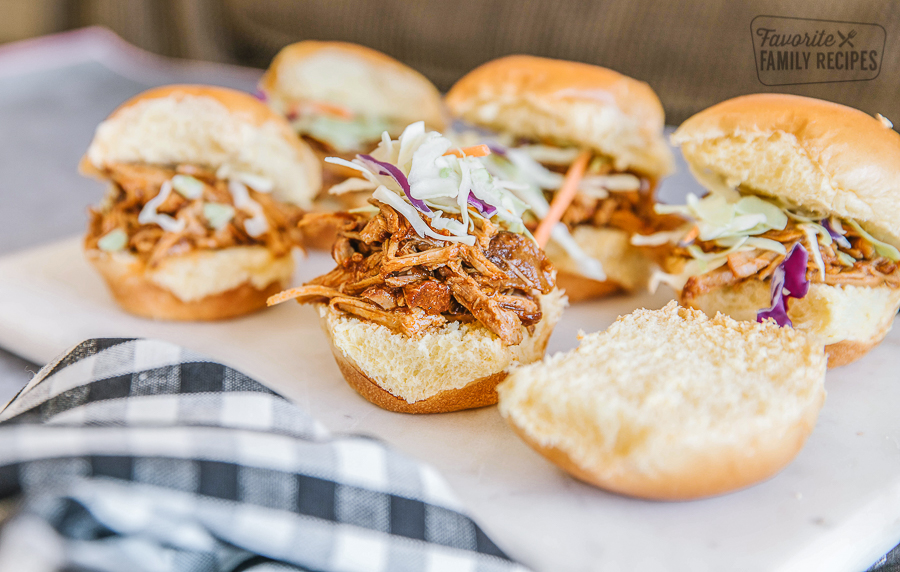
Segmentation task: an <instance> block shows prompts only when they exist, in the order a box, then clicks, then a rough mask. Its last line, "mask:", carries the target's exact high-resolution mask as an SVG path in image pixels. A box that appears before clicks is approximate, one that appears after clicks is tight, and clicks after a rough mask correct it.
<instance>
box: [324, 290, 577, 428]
mask: <svg viewBox="0 0 900 572" xmlns="http://www.w3.org/2000/svg"><path fill="white" fill-rule="evenodd" d="M565 305H566V298H565V296H564V295H563V294H562V293H561V292H560V291H559V290H554V291H553V292H551V293H550V294H547V295H544V296H542V297H541V308H542V311H543V312H544V316H543V318H542V319H541V321H540V322H538V324H537V326H536V327H535V330H534V333H533V334H528V332H527V330H524V328H523V333H524V334H525V338H524V340H523V341H522V343H520V344H519V345H517V346H504V345H503V344H502V343H501V342H500V340H499V339H498V338H497V337H496V336H494V335H493V334H492V333H490V332H489V331H488V330H487V329H486V328H484V326H482V325H480V324H478V323H477V322H474V323H468V324H462V325H460V324H457V323H453V324H448V325H446V326H444V327H443V328H442V329H441V330H439V331H438V332H436V333H429V334H425V335H424V336H422V337H420V338H416V339H410V338H408V337H406V336H403V335H401V334H395V333H393V332H392V331H391V330H389V329H388V328H386V327H384V326H381V325H378V324H374V323H372V322H368V321H363V320H360V319H358V318H356V317H353V316H348V315H345V314H342V313H339V312H337V311H335V310H333V309H331V308H329V307H328V306H326V305H324V304H322V305H320V306H319V315H320V317H321V319H322V327H323V329H324V330H325V331H326V333H327V334H328V336H329V337H330V339H331V343H332V351H333V353H334V356H335V359H336V360H337V363H338V367H340V369H341V373H342V374H343V375H344V378H345V379H346V380H347V382H348V383H349V384H350V386H351V387H353V388H354V389H355V390H356V391H357V392H359V394H360V395H362V396H363V397H364V398H365V399H367V400H369V401H371V402H372V403H374V404H375V405H378V406H379V407H382V408H384V409H387V410H390V411H397V412H402V413H442V412H447V411H458V410H460V409H470V408H473V407H483V406H485V405H493V404H494V403H496V402H497V393H496V391H495V390H494V387H495V386H496V385H497V383H499V382H500V381H501V380H502V379H503V378H504V377H506V370H507V369H508V368H509V366H510V365H512V364H514V363H530V362H533V361H535V360H538V359H540V358H541V357H542V356H543V355H544V350H545V349H546V347H547V340H548V339H549V338H550V334H551V333H552V332H553V327H554V326H555V325H556V322H557V321H558V320H559V316H560V314H561V313H562V310H563V308H564V307H565Z"/></svg>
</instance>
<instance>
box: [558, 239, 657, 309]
mask: <svg viewBox="0 0 900 572" xmlns="http://www.w3.org/2000/svg"><path fill="white" fill-rule="evenodd" d="M572 238H574V239H575V242H576V243H578V246H580V247H581V249H582V251H584V253H585V254H587V255H588V256H591V257H593V258H595V259H597V260H599V261H600V264H601V265H603V271H604V272H605V273H606V276H607V280H605V281H602V282H601V281H597V280H593V279H591V278H587V277H585V276H584V275H582V274H581V273H579V271H578V264H577V263H576V262H575V261H574V260H572V259H571V258H570V257H569V255H568V254H566V252H565V251H564V250H563V249H562V248H561V247H560V246H558V245H557V244H556V243H555V242H553V241H550V242H549V243H548V244H547V247H546V249H545V250H546V252H547V257H548V258H549V259H550V261H551V262H552V263H553V265H554V266H555V267H556V268H557V270H558V271H559V273H558V275H557V284H558V285H559V287H560V288H562V289H564V290H565V291H566V295H567V296H568V297H569V301H570V302H580V301H582V300H587V299H592V298H601V297H603V296H608V295H610V294H614V293H616V292H619V291H625V292H636V291H638V290H642V289H644V288H646V286H647V282H648V280H649V279H650V275H651V273H652V262H651V260H650V259H649V258H648V257H647V256H645V255H644V253H643V251H642V250H641V249H640V248H637V247H636V246H632V245H631V242H630V235H629V234H628V233H627V232H625V231H623V230H619V229H615V228H597V227H594V226H589V225H580V226H577V227H575V229H574V230H573V231H572Z"/></svg>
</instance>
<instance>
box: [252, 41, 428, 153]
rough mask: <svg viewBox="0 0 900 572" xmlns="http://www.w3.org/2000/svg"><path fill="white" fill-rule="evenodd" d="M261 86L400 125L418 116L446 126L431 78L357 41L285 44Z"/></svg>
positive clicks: (289, 98)
mask: <svg viewBox="0 0 900 572" xmlns="http://www.w3.org/2000/svg"><path fill="white" fill-rule="evenodd" d="M259 87H260V89H262V90H263V91H264V92H265V93H266V96H267V97H269V98H270V99H271V100H274V102H282V103H289V102H296V101H304V100H305V101H322V102H328V103H334V104H337V105H340V106H342V107H345V108H347V109H349V110H350V111H352V112H354V113H355V114H358V115H362V116H367V117H373V118H383V119H387V120H388V121H389V122H390V123H392V124H395V125H397V126H399V127H400V128H401V129H402V128H403V127H405V126H406V125H408V124H410V123H414V122H416V121H424V122H425V124H426V125H427V126H428V127H429V128H431V129H437V130H442V129H443V128H444V116H443V105H442V103H441V94H440V92H439V91H438V89H437V88H436V87H435V86H434V84H432V83H431V82H430V81H429V80H428V78H426V77H425V76H423V75H422V74H420V73H419V72H417V71H416V70H414V69H412V68H410V67H409V66H406V65H404V64H402V63H400V62H398V61H397V60H395V59H394V58H392V57H390V56H388V55H386V54H383V53H381V52H379V51H377V50H373V49H371V48H367V47H365V46H360V45H357V44H351V43H346V42H318V41H313V40H307V41H304V42H297V43H296V44H291V45H289V46H286V47H285V48H283V49H282V50H281V51H280V52H278V55H276V56H275V59H274V60H272V64H271V65H270V66H269V69H268V70H267V71H266V73H265V75H264V76H263V77H262V79H261V80H260V83H259ZM392 135H394V136H395V137H396V136H397V135H399V132H398V133H392Z"/></svg>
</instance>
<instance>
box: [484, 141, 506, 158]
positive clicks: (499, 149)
mask: <svg viewBox="0 0 900 572" xmlns="http://www.w3.org/2000/svg"><path fill="white" fill-rule="evenodd" d="M486 145H487V146H488V149H490V150H491V153H494V154H495V155H500V156H501V157H506V151H507V149H506V147H504V146H502V145H499V144H497V143H487V144H486Z"/></svg>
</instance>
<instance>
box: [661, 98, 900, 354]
mask: <svg viewBox="0 0 900 572" xmlns="http://www.w3.org/2000/svg"><path fill="white" fill-rule="evenodd" d="M672 139H673V141H674V142H675V143H677V144H679V145H681V149H682V152H683V153H684V156H685V159H687V161H688V164H689V165H690V167H691V171H692V172H693V173H694V175H695V176H696V177H697V179H698V180H699V181H700V182H701V183H702V184H703V185H704V186H705V187H707V189H709V191H710V192H709V194H708V195H706V196H705V197H703V198H698V197H697V196H695V195H689V196H688V200H687V205H684V206H669V205H658V207H657V210H658V211H659V212H665V213H671V212H677V213H679V214H682V215H684V216H687V217H690V218H692V219H693V220H694V221H695V224H694V225H693V226H692V228H691V229H690V230H689V231H688V232H687V233H686V234H683V235H680V236H674V235H673V236H672V237H671V239H672V240H674V241H676V242H677V243H678V247H677V248H676V249H675V250H674V251H673V253H672V255H671V257H670V258H669V259H668V261H667V264H666V270H667V274H661V275H660V276H659V279H660V280H662V281H665V282H668V283H669V284H671V285H672V286H673V287H674V288H675V289H676V290H677V291H678V292H679V293H680V296H681V301H682V303H683V304H685V305H689V306H692V307H695V308H699V309H702V310H703V311H705V312H706V313H707V314H710V315H712V314H714V313H715V312H717V311H721V312H724V313H727V314H729V315H731V316H732V317H734V318H737V319H741V320H760V321H761V320H764V319H769V318H772V319H774V320H776V321H777V322H778V323H779V324H780V325H782V326H786V325H792V326H793V327H794V328H796V329H798V330H802V331H804V332H806V333H807V334H809V335H811V336H813V337H814V338H815V339H817V340H819V341H821V342H822V343H823V344H825V346H826V347H825V349H826V351H827V353H828V356H829V360H828V365H829V366H830V367H835V366H840V365H844V364H847V363H850V362H852V361H854V360H856V359H858V358H859V357H861V356H862V355H864V354H865V353H866V352H868V351H869V350H870V349H871V348H872V347H874V346H875V345H877V344H878V343H879V342H880V341H881V340H882V339H883V338H884V336H885V334H886V333H887V332H888V330H889V329H890V327H891V323H892V321H893V318H894V315H895V314H896V313H897V308H898V306H900V266H898V264H900V251H898V250H897V246H900V209H898V207H900V204H898V198H900V135H898V134H897V133H896V132H895V131H893V130H892V129H891V125H890V123H889V122H888V121H887V120H886V119H884V118H882V117H879V118H878V119H876V118H873V117H870V116H869V115H866V114H865V113H863V112H861V111H857V110H855V109H851V108H849V107H845V106H843V105H837V104H835V103H830V102H827V101H820V100H817V99H810V98H806V97H799V96H792V95H777V94H760V95H749V96H744V97H738V98H735V99H731V100H728V101H725V102H723V103H720V104H718V105H715V106H713V107H711V108H709V109H707V110H705V111H702V112H700V113H698V114H697V115H695V116H694V117H692V118H690V119H688V120H687V121H686V122H685V123H684V124H683V125H682V126H681V127H680V128H679V129H678V130H677V131H676V132H675V134H674V135H673V137H672Z"/></svg>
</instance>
